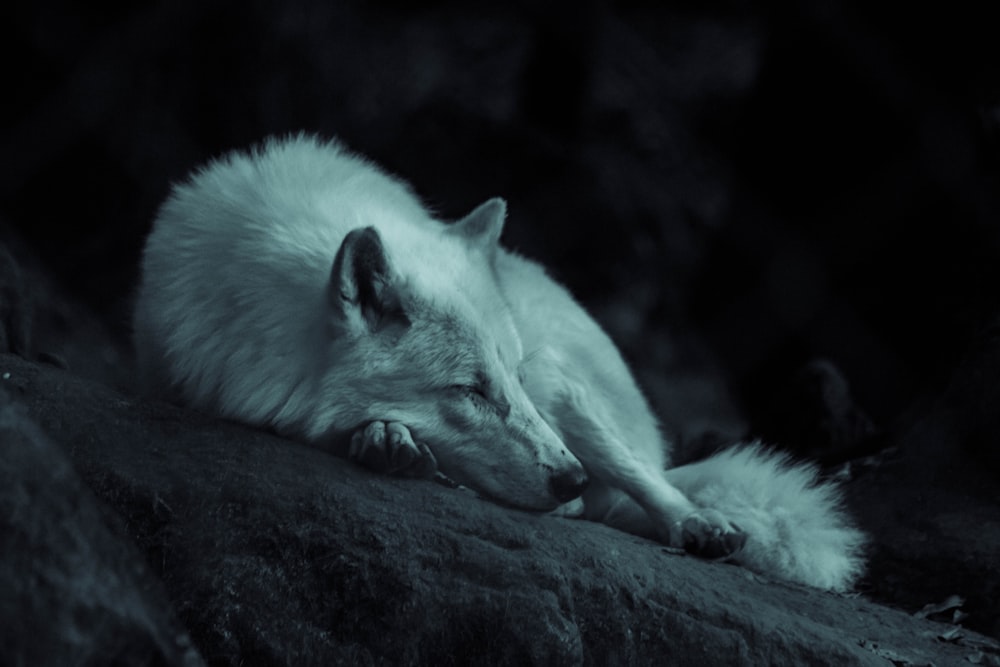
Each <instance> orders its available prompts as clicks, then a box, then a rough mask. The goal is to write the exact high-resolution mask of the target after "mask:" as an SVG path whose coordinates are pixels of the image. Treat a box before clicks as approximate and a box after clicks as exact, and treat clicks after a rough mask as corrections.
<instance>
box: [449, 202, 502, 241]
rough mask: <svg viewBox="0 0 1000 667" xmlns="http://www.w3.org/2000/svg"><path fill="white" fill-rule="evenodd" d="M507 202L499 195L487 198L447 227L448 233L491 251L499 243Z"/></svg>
mask: <svg viewBox="0 0 1000 667" xmlns="http://www.w3.org/2000/svg"><path fill="white" fill-rule="evenodd" d="M506 218H507V202H505V201H504V200H503V199H501V198H500V197H494V198H493V199H487V200H486V201H485V202H483V203H482V204H480V205H479V206H477V207H476V208H475V210H474V211H472V213H470V214H469V215H467V216H465V217H464V218H462V219H461V220H459V221H458V222H455V223H453V224H452V225H450V226H449V227H448V231H449V233H452V234H456V235H458V236H461V237H462V238H464V239H466V240H467V241H468V242H469V243H470V244H471V245H474V246H478V247H480V248H483V249H484V250H487V251H491V250H493V249H495V248H496V247H497V245H498V244H499V243H500V233H501V232H502V231H503V222H504V220H505V219H506Z"/></svg>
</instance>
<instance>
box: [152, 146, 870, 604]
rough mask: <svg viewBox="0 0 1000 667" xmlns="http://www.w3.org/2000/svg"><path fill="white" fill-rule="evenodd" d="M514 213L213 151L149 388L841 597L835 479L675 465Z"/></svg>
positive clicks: (381, 179)
mask: <svg viewBox="0 0 1000 667" xmlns="http://www.w3.org/2000/svg"><path fill="white" fill-rule="evenodd" d="M505 216H506V206H505V204H504V202H503V201H502V200H500V199H491V200H489V201H487V202H486V203H485V204H483V205H481V206H480V207H478V208H477V209H476V210H475V211H473V212H472V213H471V214H469V215H468V216H467V217H465V218H463V219H462V220H460V221H458V222H455V223H452V224H446V223H443V222H440V221H438V220H436V219H435V218H434V217H432V215H431V214H430V213H428V212H427V210H426V209H425V208H424V207H423V206H422V205H421V203H420V202H419V200H418V199H417V197H416V196H415V195H414V194H413V193H412V191H411V190H410V189H409V188H408V186H407V185H406V184H404V183H403V182H401V181H399V180H397V179H395V178H393V177H391V176H389V175H387V174H385V173H384V172H382V171H381V170H379V169H378V168H377V167H376V166H374V165H373V164H371V163H369V162H367V161H365V160H364V159H362V158H360V157H358V156H356V155H353V154H351V153H349V152H348V151H347V150H345V149H344V148H343V147H342V146H341V145H340V144H338V143H336V142H324V141H320V140H318V139H316V138H314V137H310V136H304V135H300V136H297V137H290V138H287V139H283V140H270V141H267V142H266V143H264V144H263V145H262V146H260V147H259V148H257V149H254V150H253V151H251V152H249V153H242V152H236V153H232V154H230V155H228V156H226V157H225V158H223V159H220V160H217V161H215V162H212V163H211V164H209V165H208V166H206V167H205V168H203V169H202V170H200V171H198V172H197V173H195V174H194V175H193V176H192V177H191V179H190V180H189V181H188V182H187V183H185V184H183V185H179V186H177V187H176V188H175V189H174V191H173V193H172V195H171V196H170V197H169V199H168V200H167V201H166V202H165V204H164V205H163V207H162V209H161V210H160V212H159V215H158V218H157V220H156V222H155V224H154V228H153V231H152V233H151V234H150V236H149V239H148V241H147V244H146V249H145V253H144V258H143V275H142V283H141V287H140V290H139V295H138V301H137V304H136V310H135V320H134V327H135V342H136V347H137V352H138V357H139V364H140V369H141V371H142V373H143V376H144V378H145V384H146V386H147V388H149V389H152V390H155V391H159V392H167V393H168V394H169V395H170V396H171V397H173V398H174V399H176V400H179V401H181V402H185V403H187V404H190V405H193V406H196V407H198V408H200V409H203V410H208V411H211V412H215V413H217V414H220V415H223V416H225V417H229V418H233V419H237V420H241V421H244V422H247V423H250V424H255V425H260V426H269V427H272V428H274V429H275V430H276V431H278V432H279V433H283V434H287V435H289V436H292V437H297V438H300V439H304V440H306V441H307V442H310V443H313V444H316V445H319V446H324V447H328V448H333V449H341V451H343V452H344V453H345V454H348V455H349V456H350V457H352V458H354V459H357V460H359V461H361V462H363V463H365V464H367V465H368V466H370V467H374V468H378V469H381V470H384V471H388V472H402V473H403V474H415V475H424V474H428V473H429V472H431V471H433V470H434V469H435V468H439V469H440V470H441V471H442V472H443V473H444V474H446V475H448V476H449V477H451V478H453V479H454V480H456V481H458V482H460V483H462V484H465V485H467V486H470V487H472V488H474V489H476V490H478V491H480V492H482V493H483V494H485V495H487V496H489V497H492V498H494V499H496V500H499V501H501V502H503V503H506V504H509V505H513V506H516V507H520V508H525V509H531V510H540V511H548V510H554V509H556V508H559V507H560V506H562V511H563V512H564V513H568V514H578V515H582V516H583V517H586V518H588V519H592V520H596V521H603V522H605V523H608V524H610V525H612V526H616V527H619V528H622V529H624V530H627V531H630V532H633V533H637V534H641V535H647V536H650V537H654V538H658V539H659V540H661V541H663V542H664V543H666V544H669V545H672V546H678V547H685V548H687V549H688V550H689V551H693V552H696V553H699V554H702V555H706V556H729V557H731V558H732V559H733V560H736V561H737V562H740V563H742V564H744V565H746V566H747V567H750V568H752V569H755V570H757V571H760V572H762V573H765V574H770V575H773V576H775V577H777V578H782V579H786V580H791V581H797V582H801V583H805V584H809V585H812V586H817V587H820V588H829V589H838V590H840V589H845V588H847V587H849V586H850V585H851V583H852V581H853V580H854V579H855V578H856V577H857V575H858V574H859V573H860V571H861V569H862V559H861V556H860V551H861V548H862V545H863V536H862V534H861V533H860V532H858V531H857V530H856V529H855V528H853V527H852V526H851V524H850V521H849V520H848V518H847V517H846V515H845V514H844V513H843V511H842V510H841V508H840V500H839V494H838V491H837V489H836V488H835V487H833V486H832V485H830V484H826V483H822V482H820V481H819V480H818V479H817V474H816V471H815V470H814V469H813V468H812V467H809V466H803V465H792V464H790V463H789V462H788V461H787V460H786V459H785V458H783V457H782V456H779V455H774V454H770V453H767V452H765V451H764V450H763V449H761V448H760V447H757V446H746V447H742V448H737V449H732V450H729V451H725V452H722V453H720V454H717V455H716V456H713V457H711V458H709V459H707V460H704V461H701V462H698V463H694V464H692V465H687V466H682V467H679V468H672V469H670V459H669V444H668V443H667V442H665V440H664V438H663V436H662V435H661V433H660V430H659V428H658V425H657V423H656V420H655V418H654V417H653V415H652V412H651V410H650V408H649V406H648V404H647V402H646V400H645V399H644V397H643V395H642V394H641V392H640V391H639V389H638V387H637V386H636V383H635V381H634V380H633V378H632V376H631V374H630V373H629V371H628V369H627V368H626V365H625V363H624V361H623V360H622V358H621V355H620V354H619V352H618V350H617V349H616V348H615V346H614V344H613V343H612V342H611V340H610V339H609V338H608V336H607V335H605V333H604V332H603V331H602V330H601V328H600V327H599V326H598V325H597V324H596V323H595V322H594V320H593V319H591V318H590V317H589V316H588V315H587V314H586V313H585V312H584V310H583V309H582V308H581V307H580V306H579V305H577V303H576V302H575V301H574V300H573V298H572V297H571V296H570V295H569V293H568V292H567V291H566V290H565V289H563V288H562V287H561V286H559V285H558V284H556V283H555V282H554V281H552V280H551V279H550V278H548V277H547V276H546V274H545V272H544V270H543V269H542V268H541V267H540V266H538V265H537V264H534V263H532V262H530V261H528V260H526V259H524V258H522V257H519V256H518V255H516V254H514V253H511V252H509V251H507V250H505V249H503V248H502V247H500V245H499V237H500V231H501V228H502V225H503V222H504V218H505ZM588 478H589V479H588ZM588 482H589V484H588Z"/></svg>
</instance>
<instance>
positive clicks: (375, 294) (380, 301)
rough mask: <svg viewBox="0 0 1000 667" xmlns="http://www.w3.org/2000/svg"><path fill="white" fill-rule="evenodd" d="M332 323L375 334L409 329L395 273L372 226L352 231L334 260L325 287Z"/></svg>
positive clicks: (380, 239)
mask: <svg viewBox="0 0 1000 667" xmlns="http://www.w3.org/2000/svg"><path fill="white" fill-rule="evenodd" d="M327 290H328V296H329V299H330V305H331V306H332V311H333V313H332V314H333V316H334V320H335V321H337V322H340V323H342V325H345V326H347V327H349V328H354V329H355V330H357V328H358V325H360V326H361V327H362V328H363V329H364V330H365V331H369V332H378V331H382V330H385V329H387V328H389V327H391V326H392V325H402V326H404V327H405V326H409V324H410V321H409V319H408V318H407V316H406V313H405V312H404V311H403V308H402V305H401V303H400V294H399V291H398V285H397V284H396V280H395V276H394V272H393V270H392V267H391V266H390V264H389V258H388V256H387V255H386V252H385V247H384V246H383V245H382V238H381V237H380V236H379V233H378V231H376V229H375V228H374V227H365V228H363V229H362V228H358V229H355V230H352V231H351V232H350V233H348V234H347V236H346V237H345V238H344V241H343V243H342V244H341V246H340V250H338V251H337V256H336V258H334V260H333V270H332V271H331V272H330V284H329V285H328V287H327Z"/></svg>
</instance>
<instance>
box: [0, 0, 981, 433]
mask: <svg viewBox="0 0 1000 667" xmlns="http://www.w3.org/2000/svg"><path fill="white" fill-rule="evenodd" d="M981 4H983V5H985V4H986V3H981ZM873 5H875V6H873ZM878 5H880V3H867V2H853V3H851V2H847V3H839V4H838V3H829V2H821V1H819V0H799V1H792V2H764V3H750V2H739V1H732V2H725V1H722V2H710V3H695V2H680V3H672V4H669V5H667V3H656V2H649V3H645V2H617V3H615V2H596V1H592V2H568V1H567V2H553V3H542V4H539V3H534V2H527V1H525V2H505V3H501V2H495V3H489V2H487V3H464V2H446V1H441V2H433V3H424V4H423V5H422V6H421V7H420V8H419V9H417V8H414V7H413V6H411V5H410V4H409V3H406V2H373V3H360V2H357V3H329V2H319V1H315V2H313V1H310V0H299V1H296V2H284V1H282V2H277V1H276V0H275V1H272V2H268V1H253V2H211V3H203V2H192V1H177V0H171V1H169V2H168V1H164V2H145V3H114V2H95V3H86V5H84V4H81V3H70V2H44V1H42V2H33V3H19V4H18V8H17V9H12V10H8V12H7V14H8V18H7V19H6V20H5V25H6V31H5V32H6V33H7V34H6V37H5V39H4V40H3V47H2V48H3V49H4V53H3V54H2V62H3V65H2V67H3V88H4V91H5V92H4V97H5V99H6V101H5V102H4V104H3V105H2V107H0V109H2V116H0V156H2V169H3V172H2V175H0V217H2V221H3V223H4V225H5V228H6V232H5V233H6V234H16V235H18V236H20V237H21V238H22V239H24V240H25V241H26V242H27V243H28V245H29V246H30V247H31V248H32V249H33V250H34V251H35V252H36V253H37V254H38V255H39V256H40V257H41V258H42V260H43V261H44V262H45V263H46V264H47V266H48V267H49V268H50V269H51V271H52V272H53V273H54V274H55V275H56V276H57V278H58V280H59V281H60V283H61V284H62V286H63V287H64V288H65V289H66V290H68V291H69V292H71V293H72V294H73V295H74V296H75V297H78V298H79V299H81V300H82V301H84V302H85V303H87V304H89V305H90V306H91V307H92V308H94V309H95V310H96V311H97V312H98V313H99V315H100V316H101V317H102V318H103V319H104V320H105V321H106V322H107V323H108V324H109V326H110V327H111V328H112V330H113V331H114V332H115V333H116V335H117V336H118V337H119V338H120V339H121V340H127V335H128V332H127V323H128V320H129V308H130V306H129V298H130V293H131V290H132V289H133V286H134V285H135V282H136V277H137V267H138V258H139V253H140V249H141V244H142V239H143V237H144V235H145V233H146V232H147V231H148V229H149V225H150V222H151V220H152V218H153V216H154V215H155V211H156V207H157V205H158V204H159V202H160V201H161V200H162V199H163V198H164V197H165V195H166V194H167V192H168V188H169V185H170V183H171V182H173V181H177V180H179V179H181V178H183V176H184V175H185V174H186V173H187V172H188V171H189V170H190V169H191V168H193V167H194V166H196V165H197V164H199V163H201V162H203V161H205V160H206V159H208V158H210V157H212V156H216V155H219V154H220V153H222V152H224V151H226V150H229V149H232V148H242V147H246V146H248V145H250V144H252V143H253V142H256V141H259V140H260V139H261V138H263V137H265V136H267V135H271V134H282V133H288V132H295V131H299V130H307V131H312V132H318V133H321V134H323V135H328V136H338V137H340V138H342V139H343V140H344V141H345V142H346V143H347V144H348V145H350V146H351V147H353V148H354V149H356V150H358V151H360V152H362V153H365V154H367V155H369V156H371V157H373V158H374V159H375V160H377V161H378V162H380V163H382V164H383V165H385V166H386V167H387V168H388V169H389V170H391V171H393V172H395V173H398V174H399V175H401V176H403V177H404V178H406V179H407V180H410V181H411V182H412V183H413V184H414V185H415V187H416V189H417V191H418V192H419V193H420V195H421V196H422V197H424V198H425V200H426V201H427V202H428V204H429V205H431V206H432V207H433V208H434V209H435V210H436V211H438V212H439V213H440V215H441V216H442V217H444V218H454V217H458V216H460V215H462V214H463V213H465V212H467V211H468V210H469V209H471V208H472V207H473V206H474V205H475V204H477V203H478V202H480V201H482V200H484V199H486V198H488V197H490V196H494V195H500V196H503V197H505V198H506V199H507V200H508V202H509V204H510V220H509V223H508V227H507V230H506V232H505V236H504V238H505V242H506V243H507V244H509V245H510V246H512V247H514V248H517V249H519V250H522V251H523V252H525V253H526V254H528V255H530V256H533V257H535V258H538V259H540V260H542V261H543V262H545V263H546V264H547V265H549V266H550V267H552V271H553V273H554V274H555V275H556V276H557V277H558V278H559V279H561V280H562V281H564V282H565V283H567V284H568V285H569V286H570V287H571V289H572V290H573V291H574V292H575V293H576V294H577V295H578V296H579V297H580V299H581V301H582V302H583V303H585V304H586V305H587V306H588V307H589V308H590V309H591V310H592V312H594V313H595V315H596V316H597V317H598V318H599V319H600V320H601V321H602V322H603V323H604V324H605V326H606V327H607V328H608V329H609V330H610V332H611V333H612V335H613V336H614V337H615V338H616V340H617V341H618V342H619V343H620V345H621V346H622V347H623V349H624V351H625V353H626V356H627V357H628V359H629V360H630V362H631V363H632V365H633V366H634V367H635V368H636V369H637V371H638V373H639V375H640V379H641V380H642V382H643V383H644V385H645V386H646V387H647V390H648V391H649V392H650V393H651V394H652V397H653V400H654V404H656V406H657V408H658V410H660V411H661V413H663V414H666V416H667V417H668V419H670V418H673V417H676V415H675V414H674V413H673V412H672V411H671V405H670V403H671V401H670V396H671V394H670V392H669V391H668V390H666V389H660V388H659V383H661V382H662V381H663V378H664V377H667V376H669V374H670V373H674V372H676V373H682V372H691V373H694V374H696V375H697V374H699V373H701V374H707V375H711V376H712V377H713V378H717V379H719V378H721V380H720V381H719V382H718V383H717V384H719V385H720V386H727V387H729V388H730V389H731V390H732V391H733V392H734V394H735V395H736V396H737V397H738V398H739V399H740V401H739V402H740V403H741V404H742V406H743V407H745V408H748V409H749V410H750V412H751V416H752V415H753V412H754V409H755V404H756V403H758V402H760V400H761V399H760V397H762V396H770V395H772V394H773V393H774V392H775V390H776V388H777V387H779V386H780V385H781V384H782V383H783V382H784V381H785V378H787V377H788V375H789V374H790V373H791V372H792V371H793V370H794V369H795V368H797V367H798V366H800V365H801V364H803V363H804V362H806V361H808V360H809V359H812V358H815V357H824V358H827V359H830V360H831V361H832V362H833V363H834V364H835V365H836V366H837V367H838V368H839V369H840V370H841V371H843V373H844V374H845V375H846V377H847V378H848V379H849V380H850V381H851V383H852V387H853V389H854V393H855V396H856V398H857V400H858V402H859V403H860V404H861V405H862V406H863V407H864V409H865V410H867V411H868V413H869V414H870V415H871V416H872V417H873V419H874V420H875V421H876V422H877V423H880V424H888V423H890V422H891V420H892V419H893V418H895V417H896V416H898V415H899V414H900V413H901V411H902V410H904V409H905V408H906V406H908V405H911V404H912V402H913V400H914V399H915V398H917V397H919V396H921V395H926V394H935V393H937V392H939V391H940V390H941V389H942V388H943V387H944V386H945V384H946V383H947V381H948V378H949V377H950V375H951V373H952V370H953V369H954V368H955V367H956V365H957V364H958V362H959V360H960V359H961V358H962V357H963V355H964V354H965V353H966V350H967V349H968V347H969V345H970V343H971V342H973V341H975V340H976V339H977V337H979V336H981V335H982V334H983V331H986V330H988V329H987V328H988V327H989V325H990V323H991V322H993V319H994V317H995V316H996V314H997V313H998V312H1000V308H998V305H1000V304H998V299H1000V297H998V293H997V286H998V285H1000V264H998V261H997V260H998V257H1000V225H998V212H1000V208H998V188H997V177H998V170H1000V159H998V146H1000V139H998V128H1000V85H998V83H1000V76H998V74H997V73H996V69H997V68H996V64H997V63H1000V58H998V55H1000V54H998V53H997V48H996V46H995V45H996V44H997V43H998V40H997V39H996V38H995V31H994V30H993V24H992V23H990V21H988V20H987V17H986V15H985V13H984V12H983V11H977V10H975V6H974V5H969V6H964V5H963V4H962V3H948V5H947V6H944V7H941V6H936V5H934V6H932V5H924V6H911V7H908V8H907V9H906V10H905V12H904V11H903V10H901V9H898V8H892V9H890V8H888V7H885V8H883V7H880V6H878ZM716 391H718V390H716ZM723 393H724V392H723ZM685 409H686V408H685ZM709 412H711V410H709Z"/></svg>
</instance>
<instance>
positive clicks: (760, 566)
mask: <svg viewBox="0 0 1000 667" xmlns="http://www.w3.org/2000/svg"><path fill="white" fill-rule="evenodd" d="M666 478H667V480H668V481H669V482H670V483H671V484H673V485H674V486H676V487H677V488H678V489H680V490H681V491H683V492H684V493H685V494H686V495H687V496H688V498H690V499H691V501H692V502H694V504H695V505H698V506H699V507H706V508H710V509H714V510H717V511H718V512H721V513H722V514H723V515H725V516H726V517H727V518H728V519H729V520H730V521H731V522H733V523H735V524H736V525H737V526H739V527H740V528H742V529H743V531H745V532H746V534H747V542H746V546H745V547H744V548H743V550H742V551H741V552H740V553H739V554H738V555H737V556H736V557H735V558H734V560H735V561H736V562H738V563H740V564H742V565H744V566H746V567H748V568H750V569H752V570H756V571H758V572H760V573H762V574H765V575H769V576H773V577H775V578H780V579H785V580H788V581H795V582H799V583H803V584H807V585H809V586H815V587H817V588H822V589H832V590H837V591H843V590H847V589H849V588H850V587H851V584H852V583H853V582H854V581H855V580H856V579H857V578H858V576H859V575H860V574H861V573H862V571H863V569H864V562H863V558H862V553H861V552H862V549H863V547H864V544H865V536H864V534H863V533H862V532H861V531H859V530H858V529H857V528H855V527H854V526H853V525H852V523H851V520H850V518H849V517H848V516H847V514H846V513H845V511H844V509H843V506H842V501H841V496H840V490H839V488H838V487H837V486H836V485H835V484H833V483H830V482H823V481H820V479H819V473H818V470H817V469H816V467H815V466H813V465H809V464H800V463H793V462H792V461H791V460H790V459H789V457H788V456H787V455H785V454H780V453H775V452H772V451H769V450H767V449H765V448H763V447H762V446H761V445H760V444H759V443H756V444H752V445H746V446H741V447H734V448H732V449H728V450H726V451H723V452H721V453H719V454H716V455H714V456H712V457H710V458H708V459H705V460H704V461H698V462H696V463H692V464H690V465H686V466H681V467H679V468H672V469H670V470H668V471H667V472H666Z"/></svg>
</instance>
